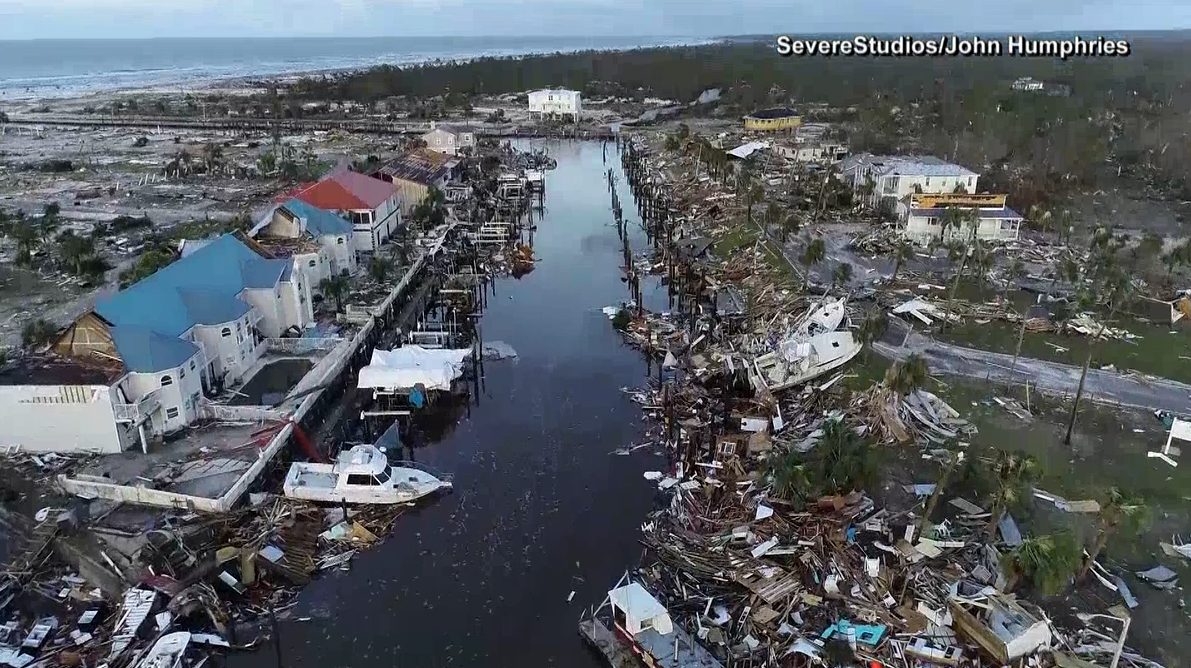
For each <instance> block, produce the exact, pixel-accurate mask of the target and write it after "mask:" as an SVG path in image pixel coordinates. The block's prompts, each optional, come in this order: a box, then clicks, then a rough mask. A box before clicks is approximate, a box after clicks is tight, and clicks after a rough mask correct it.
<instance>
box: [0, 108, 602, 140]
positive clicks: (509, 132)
mask: <svg viewBox="0 0 1191 668" xmlns="http://www.w3.org/2000/svg"><path fill="white" fill-rule="evenodd" d="M4 125H12V126H19V127H38V128H47V127H62V128H89V129H90V128H144V129H155V128H161V129H171V130H173V129H189V130H216V131H224V132H235V133H247V132H274V131H280V132H287V133H302V132H318V131H324V132H329V131H339V132H347V133H352V134H375V135H407V134H417V135H421V134H425V133H427V132H429V131H430V123H428V122H427V123H410V122H404V121H379V120H349V119H295V118H288V119H279V120H278V119H268V118H190V117H185V116H182V117H179V116H161V117H154V116H104V115H99V114H95V115H89V114H70V115H67V114H52V115H50V114H46V115H41V114H37V115H33V114H30V115H19V116H12V115H10V116H9V119H8V121H7V122H6V123H0V128H2V127H3V126H4ZM476 134H478V135H479V136H481V137H500V138H507V139H517V138H557V139H613V138H614V137H615V135H614V133H613V132H612V130H611V128H608V127H598V128H568V129H548V128H540V127H535V126H489V127H484V126H482V125H481V126H479V127H477V128H476Z"/></svg>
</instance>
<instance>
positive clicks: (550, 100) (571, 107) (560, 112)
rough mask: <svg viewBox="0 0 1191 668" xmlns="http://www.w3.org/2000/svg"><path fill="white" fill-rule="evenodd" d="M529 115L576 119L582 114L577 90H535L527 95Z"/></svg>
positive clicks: (581, 104) (581, 102)
mask: <svg viewBox="0 0 1191 668" xmlns="http://www.w3.org/2000/svg"><path fill="white" fill-rule="evenodd" d="M529 113H530V114H533V115H536V116H565V117H570V118H572V119H578V118H579V115H580V114H582V113H583V101H582V99H581V97H580V95H579V91H577V90H562V89H557V90H556V89H549V88H548V89H545V90H535V91H532V92H530V93H529Z"/></svg>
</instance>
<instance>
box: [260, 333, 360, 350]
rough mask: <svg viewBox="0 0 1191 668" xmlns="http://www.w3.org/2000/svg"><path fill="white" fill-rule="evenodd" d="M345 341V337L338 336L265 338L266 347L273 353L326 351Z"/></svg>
mask: <svg viewBox="0 0 1191 668" xmlns="http://www.w3.org/2000/svg"><path fill="white" fill-rule="evenodd" d="M343 341H344V339H343V338H341V337H337V336H328V337H294V338H290V339H265V349H266V350H267V351H268V352H271V353H289V354H291V355H300V354H303V353H312V352H316V351H321V352H326V351H328V350H334V349H335V347H336V346H338V345H339V344H340V343H343Z"/></svg>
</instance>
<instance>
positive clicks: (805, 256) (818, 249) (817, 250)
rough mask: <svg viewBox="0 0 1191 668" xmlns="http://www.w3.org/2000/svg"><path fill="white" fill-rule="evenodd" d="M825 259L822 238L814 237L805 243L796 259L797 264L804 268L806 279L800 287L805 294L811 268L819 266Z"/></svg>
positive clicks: (825, 248) (825, 247) (809, 280)
mask: <svg viewBox="0 0 1191 668" xmlns="http://www.w3.org/2000/svg"><path fill="white" fill-rule="evenodd" d="M826 257H827V245H826V244H824V243H823V239H822V238H820V237H815V238H813V239H810V240H809V241H808V242H807V244H806V248H804V249H803V251H802V255H801V256H799V258H798V262H799V264H801V265H802V266H803V267H805V268H806V269H805V271H806V279H805V281H804V282H803V285H802V291H803V292H806V291H807V289H809V288H810V285H811V267H813V266H815V265H816V264H819V263H820V262H822V261H823V260H824V259H825V258H826Z"/></svg>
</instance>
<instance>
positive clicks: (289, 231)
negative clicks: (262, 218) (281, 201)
mask: <svg viewBox="0 0 1191 668" xmlns="http://www.w3.org/2000/svg"><path fill="white" fill-rule="evenodd" d="M305 229H306V226H305V225H304V224H303V223H302V220H301V219H300V218H294V219H293V220H291V219H290V218H289V216H286V215H285V214H283V213H281V210H280V209H274V210H273V215H272V217H271V218H270V220H269V224H268V225H266V226H265V228H264V229H262V230H261V232H260V234H261V236H266V237H283V238H286V239H297V238H298V237H300V236H302V233H303V232H304V231H305Z"/></svg>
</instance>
